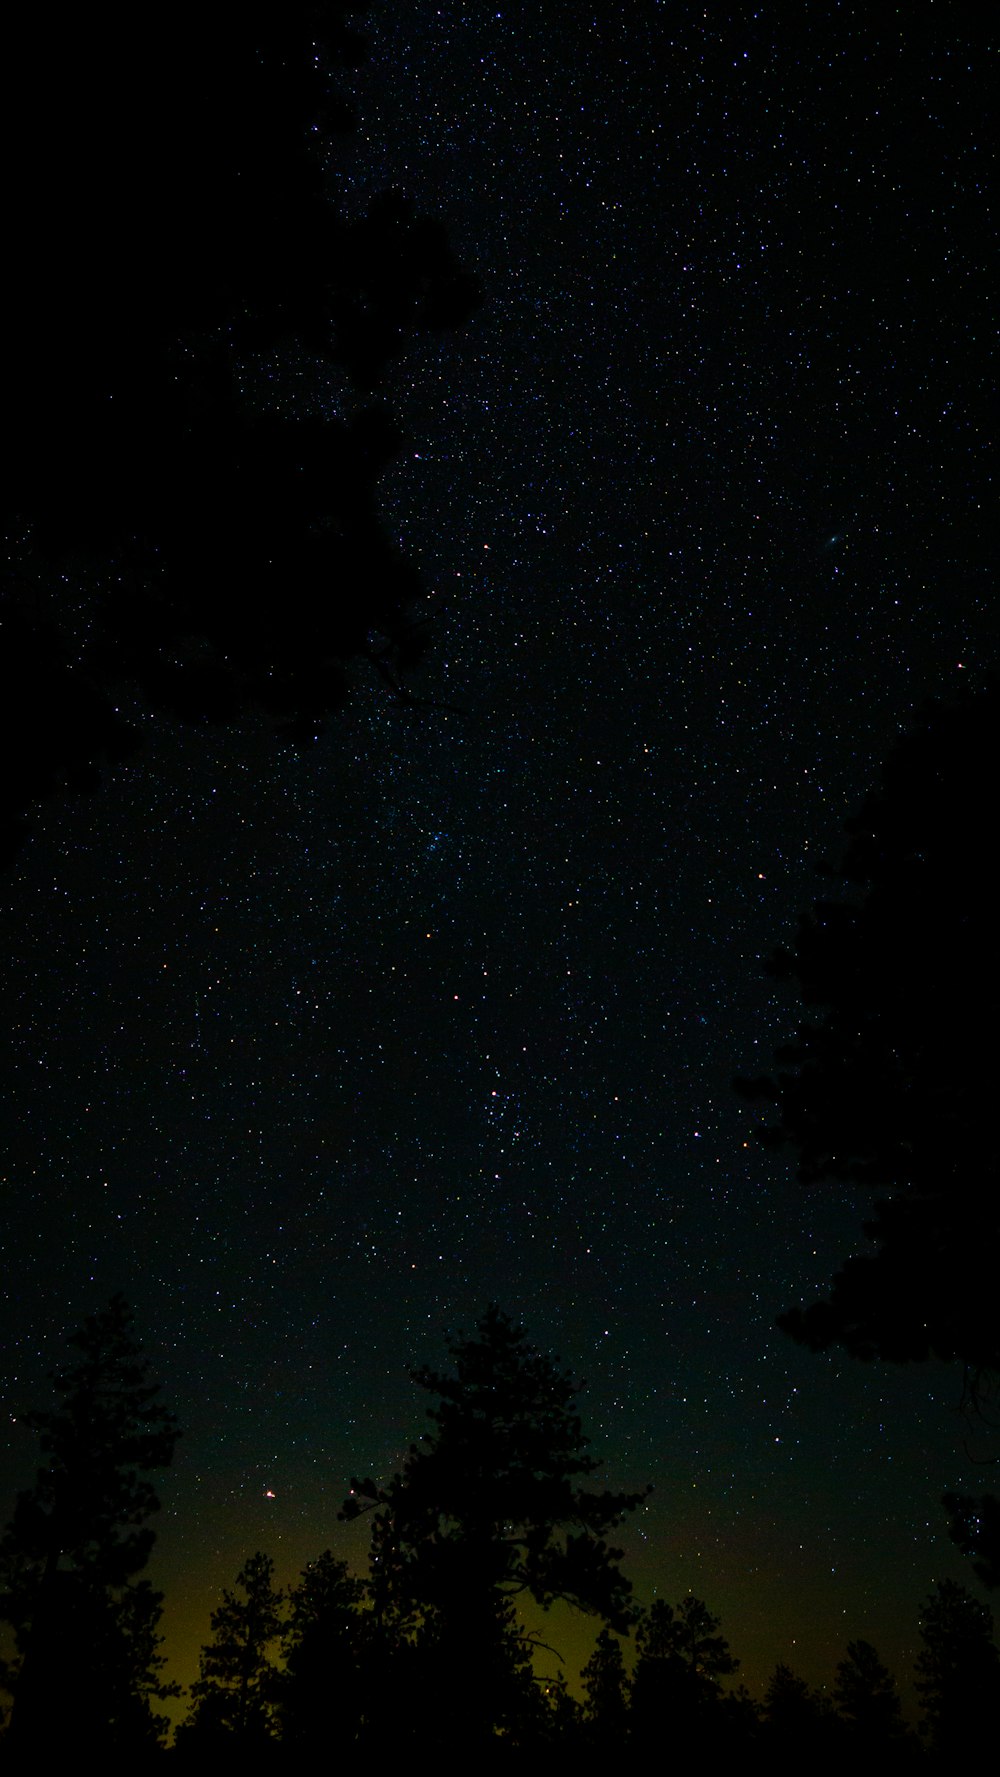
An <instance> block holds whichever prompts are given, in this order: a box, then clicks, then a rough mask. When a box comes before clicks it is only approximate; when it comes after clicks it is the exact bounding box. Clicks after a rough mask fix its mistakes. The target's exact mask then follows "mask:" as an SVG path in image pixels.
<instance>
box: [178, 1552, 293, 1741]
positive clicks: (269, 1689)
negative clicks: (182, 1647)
mask: <svg viewBox="0 0 1000 1777" xmlns="http://www.w3.org/2000/svg"><path fill="white" fill-rule="evenodd" d="M273 1578H274V1562H273V1561H272V1560H271V1557H270V1555H265V1554H263V1553H262V1552H261V1551H259V1550H258V1552H257V1553H256V1554H255V1555H251V1557H250V1559H249V1561H247V1563H246V1565H245V1566H244V1567H243V1568H242V1569H241V1570H240V1572H239V1573H238V1574H237V1576H236V1585H237V1587H238V1588H239V1591H240V1592H241V1593H242V1594H243V1596H242V1597H240V1596H238V1594H237V1593H236V1592H229V1591H225V1592H223V1594H222V1603H221V1604H220V1605H219V1607H218V1609H217V1610H214V1611H213V1612H212V1639H211V1641H210V1642H208V1643H207V1644H206V1646H205V1647H203V1648H202V1652H201V1677H200V1678H199V1679H198V1681H197V1683H195V1684H193V1685H192V1686H191V1696H192V1699H193V1701H194V1708H193V1710H192V1713H191V1716H190V1718H189V1721H188V1723H187V1724H186V1725H187V1733H185V1735H184V1739H185V1741H188V1740H189V1736H192V1735H193V1736H194V1737H196V1738H197V1739H198V1740H204V1741H217V1740H218V1741H222V1742H224V1743H225V1742H229V1741H231V1740H233V1739H235V1740H239V1741H241V1742H243V1743H244V1744H245V1745H247V1746H254V1745H256V1746H260V1745H262V1744H264V1743H266V1742H267V1741H268V1740H271V1739H274V1738H276V1736H277V1733H278V1725H279V1717H278V1704H279V1699H280V1689H281V1687H280V1677H279V1673H278V1668H277V1666H276V1665H275V1663H274V1661H273V1660H272V1659H271V1650H272V1649H273V1648H274V1645H275V1643H276V1642H277V1641H278V1638H279V1637H280V1635H281V1632H282V1614H281V1611H282V1605H283V1603H284V1593H283V1592H280V1591H276V1590H275V1588H274V1584H273Z"/></svg>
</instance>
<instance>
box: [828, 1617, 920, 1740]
mask: <svg viewBox="0 0 1000 1777" xmlns="http://www.w3.org/2000/svg"><path fill="white" fill-rule="evenodd" d="M833 1696H834V1702H835V1703H836V1706H837V1710H838V1713H839V1714H840V1716H841V1717H842V1719H843V1721H844V1722H845V1723H846V1724H847V1727H848V1729H849V1731H850V1735H851V1742H852V1744H857V1745H859V1746H863V1747H865V1748H867V1749H869V1750H871V1751H876V1750H877V1749H878V1748H879V1747H883V1748H884V1749H885V1750H887V1751H888V1750H891V1749H892V1748H895V1747H897V1746H898V1745H899V1744H900V1743H901V1742H902V1740H903V1739H904V1738H905V1737H906V1730H905V1726H904V1723H903V1714H902V1707H901V1705H900V1701H899V1693H898V1692H897V1690H896V1681H895V1679H894V1678H893V1676H892V1673H891V1672H890V1671H889V1668H888V1667H887V1666H885V1665H883V1663H882V1661H881V1660H880V1659H879V1656H878V1654H877V1653H876V1651H875V1649H874V1648H873V1647H872V1645H871V1642H869V1641H850V1642H848V1644H847V1658H846V1659H844V1660H841V1662H840V1664H839V1665H838V1667H837V1681H836V1684H835V1686H834V1692H833Z"/></svg>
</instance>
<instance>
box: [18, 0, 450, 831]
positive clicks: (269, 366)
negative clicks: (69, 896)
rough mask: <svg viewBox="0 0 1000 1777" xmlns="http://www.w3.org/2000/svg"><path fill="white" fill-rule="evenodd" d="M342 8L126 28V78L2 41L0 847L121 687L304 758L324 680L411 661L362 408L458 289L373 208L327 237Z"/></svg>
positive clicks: (433, 240)
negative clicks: (5, 253) (5, 270)
mask: <svg viewBox="0 0 1000 1777" xmlns="http://www.w3.org/2000/svg"><path fill="white" fill-rule="evenodd" d="M354 10H355V9H353V8H348V7H346V6H342V5H336V4H335V5H326V4H324V5H323V6H322V7H315V6H313V5H312V4H310V3H309V0H290V3H289V4H288V5H285V6H283V7H281V8H277V9H274V8H272V9H270V10H269V11H264V10H261V9H258V10H256V11H254V12H252V13H247V12H244V13H243V14H241V15H240V16H239V17H238V18H237V17H235V16H230V14H229V10H228V9H226V8H222V9H221V10H220V9H216V8H207V9H206V8H205V7H193V6H191V5H187V4H186V3H182V4H181V6H180V7H179V8H175V9H174V11H173V12H172V14H171V28H170V30H169V31H167V32H164V31H163V30H162V29H161V28H160V23H159V21H158V19H157V18H156V17H155V16H154V15H150V16H149V18H148V19H146V18H144V17H142V16H137V18H136V20H135V21H134V29H133V31H132V32H131V34H130V39H129V47H130V52H131V54H132V55H133V56H134V58H135V69H134V73H133V75H132V76H130V77H129V78H122V73H121V56H122V46H121V44H120V42H118V41H117V31H116V29H115V27H113V26H112V25H111V24H110V23H107V22H105V24H104V25H103V26H102V25H101V23H100V22H99V21H98V22H95V21H94V20H88V21H85V20H84V19H83V17H82V15H81V16H80V17H79V18H78V17H76V16H75V15H74V14H73V13H72V12H63V13H61V14H60V17H59V23H58V29H55V30H54V29H53V28H52V26H51V21H50V20H46V19H43V18H42V17H41V16H40V15H35V14H34V13H32V12H31V10H30V9H28V10H27V11H22V12H21V13H20V14H19V16H18V18H17V20H15V21H13V22H12V26H11V33H10V38H9V41H8V43H7V58H6V59H7V65H8V67H10V68H12V69H14V70H16V78H15V79H14V80H12V81H10V82H9V83H8V88H7V91H6V93H5V116H4V121H5V125H6V128H7V131H8V138H9V142H10V156H11V159H12V161H13V162H15V163H16V164H17V166H18V169H19V174H18V178H17V179H16V180H15V181H13V183H12V185H11V189H10V194H9V195H10V203H9V205H8V211H7V218H6V225H7V244H8V250H9V255H10V258H11V262H12V263H13V264H15V265H16V267H17V275H16V276H15V277H13V278H12V279H11V280H10V281H9V283H8V289H7V291H6V293H5V294H6V300H7V305H8V314H7V326H6V329H5V335H4V337H5V341H6V348H5V350H6V357H5V379H4V420H5V427H6V430H7V433H8V438H9V442H10V447H11V448H10V450H9V452H8V457H7V468H6V474H5V479H4V488H3V494H2V497H0V510H2V512H3V516H4V521H5V525H6V530H7V556H8V569H7V572H6V577H5V581H4V585H3V589H2V603H0V642H2V648H0V659H2V673H0V710H2V724H3V725H2V728H0V746H2V747H3V750H4V756H5V759H6V760H7V762H8V770H7V772H6V773H5V786H4V790H3V792H2V795H0V838H2V841H3V844H4V845H5V846H6V849H7V851H8V853H11V852H12V851H13V850H14V849H15V848H16V845H17V843H18V841H19V836H20V835H21V834H22V833H23V830H24V828H23V811H24V810H25V808H26V807H27V806H28V805H29V803H30V802H31V801H32V800H34V799H35V798H37V797H38V796H41V795H45V794H47V793H51V792H52V791H53V790H55V789H57V788H61V787H67V786H68V787H70V788H76V789H80V788H86V787H89V786H92V785H93V784H94V783H96V781H97V779H98V774H99V769H100V764H101V761H102V760H105V759H108V758H119V757H121V756H123V754H125V753H126V752H127V751H128V750H129V749H130V747H133V746H134V745H135V742H136V733H135V732H134V730H133V729H132V727H130V725H129V723H128V722H127V721H125V720H124V719H123V717H122V715H121V712H120V707H119V706H120V704H121V687H123V686H125V687H127V688H131V690H132V691H133V692H135V691H137V692H138V695H139V700H140V702H141V703H142V704H144V705H145V707H146V708H147V709H152V710H155V711H159V712H162V713H166V714H167V715H169V716H173V717H177V718H180V719H182V720H186V721H191V722H196V723H202V724H203V723H206V722H228V721H233V720H235V719H236V718H238V717H240V716H241V715H242V714H244V713H250V714H256V716H257V718H258V719H265V720H267V721H268V722H270V723H271V724H272V725H273V726H275V727H276V728H279V729H280V730H281V731H282V732H284V733H286V734H287V735H288V736H289V737H290V738H291V739H292V740H295V741H298V742H302V743H305V742H307V741H309V740H311V739H312V738H314V737H315V735H316V734H317V733H318V732H319V731H320V729H321V727H322V724H323V721H324V719H325V717H327V716H328V715H329V713H330V712H331V711H332V710H334V709H336V708H337V707H338V705H339V704H340V703H341V702H342V701H343V699H344V696H345V694H346V688H347V683H348V680H347V675H346V666H347V663H349V662H350V661H352V660H356V659H359V658H361V657H364V658H366V659H367V660H368V661H369V662H370V663H371V667H372V670H374V671H376V672H378V673H379V674H380V675H381V677H382V679H383V680H387V681H388V682H389V683H390V685H391V686H392V687H393V688H394V689H395V690H396V691H397V692H400V690H401V681H400V672H401V670H402V669H403V667H404V665H405V663H406V661H407V660H408V659H410V658H412V656H413V654H414V653H415V651H417V650H418V649H419V647H420V645H421V642H422V638H423V633H424V632H423V630H422V629H421V626H420V625H419V624H418V623H417V622H416V621H415V615H414V605H415V599H416V596H417V593H418V581H417V577H416V574H415V572H414V569H413V568H412V566H411V565H410V564H409V563H408V562H407V561H406V560H405V559H404V558H403V557H402V555H401V554H400V552H399V551H398V549H397V547H396V546H395V544H394V542H393V541H392V540H391V539H390V537H389V535H388V533H387V531H386V529H385V528H384V526H383V525H382V523H381V521H380V518H379V515H378V509H377V486H378V482H379V479H380V477H381V475H382V473H383V472H384V470H385V468H386V466H387V465H388V463H389V462H390V461H391V460H392V458H393V456H394V455H395V454H396V452H397V451H398V449H399V447H400V443H401V439H400V434H399V432H398V429H397V428H396V426H395V425H394V423H393V422H392V421H391V419H390V418H389V416H388V414H387V412H386V411H385V409H384V407H382V406H381V405H376V404H374V403H373V402H372V400H371V398H370V397H371V392H372V391H373V390H374V389H375V387H376V385H377V383H378V381H379V378H380V376H381V375H382V374H383V372H384V371H385V369H386V367H387V366H388V365H390V364H391V363H392V362H393V361H394V360H395V359H396V358H397V357H399V355H400V354H401V353H403V352H405V351H407V350H408V349H410V348H412V346H413V344H414V343H415V342H416V341H417V340H419V338H420V337H421V336H423V335H425V334H426V333H428V332H429V331H433V330H434V329H440V328H447V327H452V326H455V325H457V324H458V323H460V322H461V321H463V320H464V319H465V318H466V317H467V316H468V315H469V314H470V313H471V312H472V310H473V309H474V307H475V306H476V303H477V302H478V300H479V289H478V285H477V283H476V280H475V279H474V278H473V277H471V276H470V275H469V274H467V273H466V272H464V271H463V270H462V269H461V268H460V267H459V265H458V264H457V262H456V260H455V257H454V255H453V253H452V250H451V247H450V245H449V242H448V239H447V236H446V234H445V231H444V230H443V228H442V227H441V225H440V224H439V223H437V222H435V221H433V220H431V219H426V218H420V217H418V216H417V215H416V214H415V212H414V210H413V207H412V205H411V204H410V203H409V201H408V200H407V199H406V197H405V196H404V194H402V193H399V192H388V193H382V194H379V195H378V196H377V197H375V198H373V199H372V201H371V203H370V205H369V207H368V209H367V212H366V213H363V214H350V213H349V212H348V209H347V207H346V205H345V204H344V202H343V201H342V200H343V192H342V191H338V190H337V186H336V178H335V170H334V169H335V163H336V158H337V155H336V148H337V143H338V140H339V137H340V136H341V135H342V134H343V131H344V130H345V129H346V128H347V127H348V126H349V125H350V123H351V115H350V111H349V108H348V107H347V106H346V105H345V104H344V102H343V99H342V98H341V97H340V94H339V91H338V86H337V78H338V76H339V75H340V74H341V72H342V70H343V69H344V68H345V67H346V66H347V65H348V64H349V63H351V62H352V61H357V60H358V59H360V58H361V57H363V54H364V49H363V45H362V44H361V42H360V40H359V39H358V38H357V37H356V35H354V34H353V33H352V32H351V31H349V30H348V29H347V25H346V18H347V14H348V12H353V11H354ZM109 33H110V34H111V36H113V37H114V38H115V39H116V40H115V41H114V42H113V43H112V42H111V41H109ZM42 118H44V127H40V124H39V119H42ZM125 143H127V145H128V146H127V151H124V150H123V144H125ZM356 397H357V398H356ZM14 766H16V769H13V767H14Z"/></svg>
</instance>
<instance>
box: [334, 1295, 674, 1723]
mask: <svg viewBox="0 0 1000 1777" xmlns="http://www.w3.org/2000/svg"><path fill="white" fill-rule="evenodd" d="M448 1351H449V1354H450V1356H451V1358H452V1360H453V1364H454V1371H453V1373H450V1374H440V1373H438V1372H436V1371H433V1370H429V1369H422V1370H417V1371H415V1372H414V1373H413V1374H414V1381H416V1382H417V1383H418V1384H419V1385H420V1386H421V1387H422V1388H425V1389H427V1390H428V1391H429V1392H430V1393H431V1394H432V1395H433V1396H434V1397H435V1400H436V1404H435V1405H434V1406H432V1407H430V1408H429V1409H428V1417H429V1418H430V1420H431V1421H432V1424H433V1430H432V1431H431V1432H429V1433H427V1434H426V1435H425V1436H424V1437H423V1438H422V1439H421V1441H420V1443H419V1444H414V1445H411V1447H410V1451H409V1454H408V1456H407V1458H406V1462H405V1463H404V1466H403V1470H402V1473H401V1474H397V1475H396V1476H394V1478H393V1480H392V1481H391V1483H390V1484H389V1486H388V1487H384V1488H380V1487H377V1486H376V1484H375V1483H374V1481H371V1480H367V1481H363V1482H362V1481H357V1480H356V1481H354V1482H353V1484H352V1492H351V1495H350V1497H349V1498H348V1499H347V1500H346V1501H345V1504H344V1508H343V1512H342V1514H341V1515H342V1516H343V1517H345V1518H347V1519H352V1518H356V1517H357V1516H358V1515H359V1514H360V1513H361V1512H363V1511H371V1512H372V1513H373V1543H372V1547H373V1557H374V1564H373V1596H374V1603H375V1611H376V1617H377V1618H378V1619H379V1620H382V1619H383V1617H384V1616H385V1614H386V1613H387V1612H388V1611H390V1610H392V1609H401V1610H403V1611H404V1612H405V1611H406V1610H415V1611H416V1612H417V1613H418V1618H419V1620H420V1622H421V1623H422V1625H423V1635H424V1637H425V1639H428V1640H430V1641H432V1642H433V1644H434V1645H435V1647H436V1649H437V1660H438V1663H439V1667H440V1669H441V1670H448V1671H450V1673H451V1674H452V1679H453V1681H454V1682H453V1684H452V1688H451V1697H452V1704H451V1707H452V1709H453V1710H455V1709H457V1710H458V1711H459V1713H460V1715H461V1721H460V1722H459V1721H458V1718H457V1717H456V1734H458V1735H460V1737H462V1738H464V1741H465V1743H466V1744H467V1745H472V1744H474V1743H475V1742H476V1741H477V1740H479V1739H483V1738H488V1737H491V1736H492V1734H493V1732H494V1731H495V1727H496V1722H495V1704H494V1699H495V1697H496V1695H497V1694H498V1692H497V1684H498V1682H499V1676H500V1675H501V1674H503V1673H505V1672H507V1673H508V1674H509V1668H510V1665H511V1659H512V1652H511V1640H510V1637H511V1619H510V1611H509V1606H510V1604H511V1602H512V1601H513V1600H514V1599H516V1598H517V1597H518V1596H519V1595H522V1594H527V1595H529V1596H531V1597H532V1598H534V1599H535V1600H536V1602H538V1603H539V1604H541V1605H542V1606H543V1607H548V1606H549V1605H550V1604H551V1603H552V1602H553V1601H554V1600H555V1599H557V1598H562V1599H566V1600H568V1601H569V1602H571V1603H573V1604H575V1605H577V1606H578V1607H579V1608H580V1609H582V1610H585V1611H587V1612H589V1613H592V1614H595V1615H597V1616H600V1617H603V1618H604V1619H605V1620H606V1621H607V1622H609V1623H610V1624H611V1625H612V1626H613V1627H615V1628H617V1629H619V1630H620V1631H622V1632H627V1630H628V1626H629V1624H630V1623H631V1622H632V1621H633V1619H634V1616H635V1614H636V1613H635V1608H634V1606H633V1604H632V1600H631V1590H632V1588H631V1583H630V1581H629V1580H628V1579H627V1578H626V1576H625V1575H624V1574H623V1573H622V1571H621V1568H620V1565H619V1563H620V1561H621V1558H622V1551H621V1550H620V1549H615V1548H611V1547H609V1546H608V1543H607V1541H606V1540H605V1539H606V1535H607V1532H608V1531H609V1530H611V1529H612V1528H613V1527H614V1526H616V1525H617V1524H620V1523H621V1522H622V1520H623V1518H625V1517H626V1516H627V1514H628V1513H629V1512H632V1511H634V1510H635V1508H636V1507H637V1506H638V1505H639V1503H640V1501H641V1500H642V1499H644V1498H645V1496H646V1491H648V1490H644V1491H642V1492H638V1493H610V1492H596V1491H592V1490H591V1489H590V1488H589V1487H587V1486H586V1485H585V1484H584V1483H586V1481H587V1480H588V1479H589V1477H590V1476H591V1475H592V1474H593V1473H594V1472H595V1470H596V1469H597V1468H598V1467H599V1464H598V1462H597V1460H596V1459H595V1458H594V1457H593V1456H591V1455H590V1454H589V1451H588V1440H587V1438H586V1437H585V1436H584V1433H583V1428H582V1424H581V1421H580V1418H579V1415H578V1414H577V1412H576V1410H575V1399H576V1395H577V1393H578V1388H577V1384H576V1383H575V1382H574V1381H573V1379H572V1377H571V1376H570V1375H568V1374H567V1373H566V1372H564V1371H562V1370H561V1369H560V1368H559V1367H558V1364H557V1363H555V1362H554V1361H553V1360H552V1359H551V1358H549V1357H547V1356H545V1355H544V1353H542V1352H539V1351H537V1350H535V1349H534V1348H533V1347H532V1346H531V1345H529V1343H528V1340H527V1335H526V1334H525V1332H524V1330H523V1329H522V1328H520V1327H517V1326H515V1325H514V1323H513V1322H512V1321H511V1320H510V1319H509V1318H508V1316H507V1315H505V1314H503V1313H502V1312H501V1310H500V1309H499V1308H497V1307H496V1306H493V1307H491V1308H490V1309H488V1311H487V1313H486V1314H485V1315H484V1316H483V1318H482V1320H481V1321H480V1322H479V1323H478V1326H477V1328H476V1331H475V1334H474V1335H473V1336H472V1337H471V1338H468V1337H457V1338H452V1339H451V1340H449V1342H448ZM514 1663H515V1665H516V1663H517V1662H516V1660H515V1662H514Z"/></svg>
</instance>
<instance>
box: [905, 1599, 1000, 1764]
mask: <svg viewBox="0 0 1000 1777" xmlns="http://www.w3.org/2000/svg"><path fill="white" fill-rule="evenodd" d="M920 1639H921V1641H922V1642H923V1648H922V1650H921V1652H920V1654H919V1655H918V1656H917V1691H918V1693H919V1695H920V1698H921V1702H922V1704H923V1709H924V1720H923V1722H922V1723H921V1731H922V1732H923V1733H925V1734H926V1735H927V1737H928V1740H929V1742H930V1745H931V1747H932V1748H933V1750H934V1751H935V1752H938V1753H941V1754H945V1755H947V1757H948V1758H949V1759H954V1760H957V1761H959V1762H960V1763H961V1762H963V1761H964V1760H966V1759H968V1760H970V1761H971V1760H975V1759H977V1758H979V1757H980V1756H981V1754H982V1751H983V1749H984V1748H985V1747H988V1746H989V1745H991V1744H992V1742H993V1739H994V1738H995V1734H996V1721H997V1710H998V1708H1000V1654H998V1652H997V1649H996V1645H995V1643H994V1641H993V1616H992V1613H991V1611H990V1610H989V1608H988V1606H987V1605H985V1604H981V1603H980V1602H979V1600H978V1599H977V1598H974V1597H973V1596H972V1594H971V1592H967V1591H966V1589H965V1587H964V1586H960V1585H958V1584H957V1582H956V1581H955V1580H940V1581H939V1582H938V1585H937V1587H936V1588H935V1590H934V1592H932V1593H931V1596H930V1597H929V1598H928V1600H927V1601H926V1603H925V1605H924V1608H923V1613H922V1621H921V1625H920Z"/></svg>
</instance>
